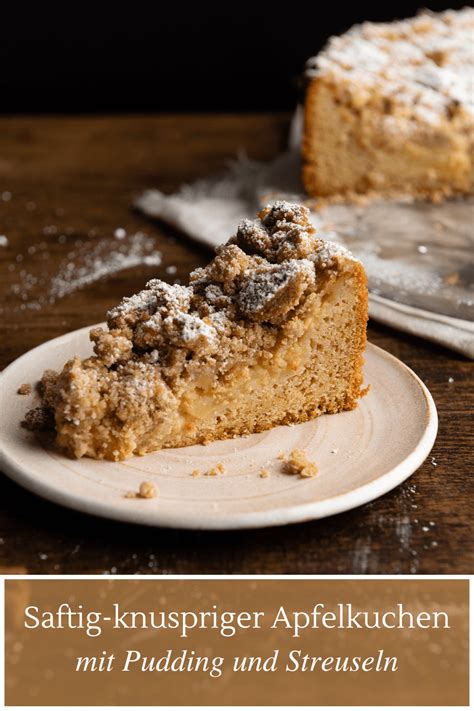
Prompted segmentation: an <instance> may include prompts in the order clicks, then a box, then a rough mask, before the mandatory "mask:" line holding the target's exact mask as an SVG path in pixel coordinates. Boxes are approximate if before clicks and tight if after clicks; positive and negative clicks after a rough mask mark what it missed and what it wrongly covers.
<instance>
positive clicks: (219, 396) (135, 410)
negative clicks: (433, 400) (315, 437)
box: [41, 202, 367, 459]
mask: <svg viewBox="0 0 474 711" xmlns="http://www.w3.org/2000/svg"><path fill="white" fill-rule="evenodd" d="M366 322H367V287H366V277H365V273H364V269H363V267H362V265H361V263H360V262H359V261H357V260H356V259H355V258H354V257H352V255H351V254H350V253H349V252H347V251H346V250H344V249H342V248H340V247H338V246H336V245H334V244H333V243H330V242H325V241H323V240H321V239H318V237H317V236H316V235H315V233H314V229H313V228H312V226H311V225H310V223H309V213H308V210H307V209H306V208H305V207H302V206H300V205H296V204H290V203H286V202H276V203H275V204H274V205H272V206H269V207H266V208H265V209H264V210H263V211H262V212H261V213H260V215H259V219H258V220H255V221H251V220H244V221H243V222H241V224H240V225H239V227H238V229H237V233H236V235H235V236H234V237H232V238H231V239H230V240H229V241H228V242H227V244H225V245H223V246H222V247H220V248H218V250H217V255H216V257H215V258H214V259H213V260H212V261H211V262H210V263H209V264H208V266H207V267H206V268H204V269H196V270H195V271H194V272H193V273H192V274H191V277H190V282H189V285H188V286H178V285H174V286H170V285H169V284H166V283H164V282H162V281H159V280H158V279H153V280H152V281H150V282H148V284H147V285H146V288H145V289H144V290H143V291H141V292H139V293H138V294H136V295H134V296H132V297H127V298H125V299H123V301H122V302H121V303H120V304H119V305H118V306H117V307H116V308H114V309H112V310H111V311H110V312H109V314H108V320H107V326H108V329H107V330H105V329H102V328H96V329H93V330H92V331H91V339H92V341H93V342H94V351H95V355H93V356H92V357H90V358H87V359H86V360H80V359H79V358H74V359H72V360H70V361H69V362H68V363H66V365H65V366H64V368H63V370H62V372H61V373H54V372H52V371H47V372H46V373H45V375H44V376H43V379H42V383H41V392H42V399H43V408H45V410H46V412H47V413H49V415H50V417H51V416H52V417H53V418H54V426H55V430H56V444H57V446H58V447H59V448H60V449H62V450H63V451H65V452H67V453H68V454H69V455H71V456H73V457H82V456H89V457H94V458H101V459H102V458H105V459H123V458H125V457H128V456H129V455H131V454H144V453H146V452H150V451H153V450H156V449H160V448H162V447H183V446H186V445H191V444H196V443H206V442H209V441H211V440H216V439H223V438H227V437H233V436H237V435H242V434H248V433H252V432H260V431H262V430H266V429H268V428H270V427H273V426H275V425H281V424H289V423H298V422H304V421H305V420H308V419H311V418H314V417H316V416H318V415H321V414H323V413H334V412H339V411H341V410H350V409H352V408H354V407H355V406H356V404H357V399H358V398H359V397H360V396H361V395H362V394H363V391H362V389H361V388H362V365H363V352H364V347H365V342H366Z"/></svg>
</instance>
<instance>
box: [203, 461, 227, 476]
mask: <svg viewBox="0 0 474 711" xmlns="http://www.w3.org/2000/svg"><path fill="white" fill-rule="evenodd" d="M224 472H225V467H224V465H223V464H222V462H219V463H218V464H216V466H215V467H211V469H209V471H208V472H207V475H208V476H218V475H219V474H224Z"/></svg>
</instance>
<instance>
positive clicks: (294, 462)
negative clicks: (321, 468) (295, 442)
mask: <svg viewBox="0 0 474 711" xmlns="http://www.w3.org/2000/svg"><path fill="white" fill-rule="evenodd" d="M285 471H286V472H287V473H288V474H298V475H299V476H300V477H302V478H303V479H310V478H312V477H314V476H316V474H317V473H318V467H317V466H316V464H315V463H314V462H312V461H311V460H310V459H308V457H307V456H306V452H305V451H304V450H303V449H293V450H292V451H291V452H290V456H289V457H288V459H286V460H285Z"/></svg>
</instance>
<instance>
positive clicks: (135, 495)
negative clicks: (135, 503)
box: [125, 481, 158, 499]
mask: <svg viewBox="0 0 474 711" xmlns="http://www.w3.org/2000/svg"><path fill="white" fill-rule="evenodd" d="M157 495H158V492H157V490H156V487H155V485H154V484H153V482H151V481H142V483H141V484H140V486H139V487H138V491H127V493H126V494H125V498H126V499H155V498H156V497H157Z"/></svg>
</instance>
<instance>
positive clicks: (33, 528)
mask: <svg viewBox="0 0 474 711" xmlns="http://www.w3.org/2000/svg"><path fill="white" fill-rule="evenodd" d="M287 126H288V117H287V116H286V115H274V116H262V115H251V116H247V115H246V116H227V115H216V116H188V117H186V116H161V117H140V116H134V117H119V118H107V117H99V118H60V117H54V118H35V119H29V118H3V119H0V196H1V194H3V198H4V199H1V200H0V225H1V227H0V234H5V235H6V236H7V237H8V240H9V245H8V246H7V247H1V248H0V266H1V269H2V275H1V286H0V288H1V293H2V314H1V317H2V330H3V333H2V340H1V344H0V347H1V365H2V366H5V365H7V364H8V363H9V362H11V361H12V360H13V359H14V358H16V357H17V356H19V355H21V354H22V353H24V352H26V351H27V350H29V349H30V348H32V347H34V346H36V345H38V344H40V343H42V342H43V341H45V340H47V339H49V338H53V337H55V336H58V335H60V334H62V333H65V332H67V331H70V330H73V329H76V328H79V327H81V326H85V325H88V324H91V323H95V322H97V321H101V320H102V319H103V316H104V313H105V311H106V309H107V308H109V307H110V306H112V305H113V304H114V303H116V302H117V300H118V299H119V298H120V297H121V296H123V295H124V294H128V293H132V292H133V291H135V290H137V289H138V288H140V287H141V286H142V285H143V284H144V282H145V281H146V280H147V279H148V278H150V277H151V276H158V277H160V278H163V279H167V280H173V279H174V278H175V277H178V278H180V279H181V280H185V279H186V278H187V275H188V273H189V271H190V270H191V269H193V268H194V267H196V266H198V265H202V264H204V263H205V262H206V261H207V260H208V258H209V253H208V252H207V251H206V250H205V249H202V248H199V247H198V246H196V245H195V244H193V243H192V242H191V241H189V240H188V239H186V238H185V237H183V236H182V235H179V234H177V233H174V232H173V231H172V230H170V229H169V228H167V227H165V226H164V225H159V224H156V223H150V222H149V221H147V220H146V219H145V218H143V217H142V216H140V215H139V214H136V213H134V212H133V211H132V210H131V209H130V203H131V200H132V198H133V196H134V195H135V194H137V193H138V192H139V191H140V190H142V189H144V188H148V187H152V186H155V187H159V188H161V189H163V190H165V191H171V190H173V189H175V188H176V187H178V186H179V185H180V184H181V183H182V182H183V181H189V180H192V179H194V178H196V177H198V176H204V175H207V174H209V173H211V172H213V171H216V170H219V169H221V168H222V167H223V166H224V164H225V162H226V161H227V160H228V159H231V158H232V157H234V156H235V154H236V151H237V150H238V149H240V148H245V149H246V150H247V152H248V154H249V155H250V156H251V157H253V158H258V159H267V158H270V157H271V156H272V155H273V154H275V153H276V152H277V151H278V150H279V149H280V148H281V147H282V146H283V144H284V141H285V135H286V131H287ZM5 193H11V199H8V197H9V195H8V194H6V195H5ZM51 225H53V226H55V227H56V228H57V232H56V233H55V234H44V232H45V227H50V226H51ZM117 227H123V228H125V229H126V230H127V231H128V232H136V231H137V230H142V231H144V232H146V233H147V234H148V235H150V236H151V237H153V239H154V240H155V242H156V246H157V248H158V249H160V250H161V251H162V253H163V264H162V265H161V266H160V267H159V268H156V267H154V268H150V267H138V268H135V269H131V270H128V271H125V272H121V273H119V274H117V275H115V276H113V277H110V278H107V279H104V280H102V281H101V282H98V283H96V284H94V285H90V286H88V287H85V288H83V289H82V290H79V291H76V292H75V293H73V294H70V295H69V296H66V297H64V298H62V299H60V300H58V301H56V302H55V303H52V304H43V305H42V307H41V308H40V309H38V310H35V311H33V310H31V309H29V308H27V307H24V308H21V303H22V294H21V289H20V293H12V291H11V289H12V287H14V286H15V284H18V283H19V279H20V283H21V278H20V272H21V270H22V269H26V268H27V265H28V263H29V262H28V260H29V257H30V255H29V253H28V247H30V246H31V245H37V244H38V243H41V242H44V245H43V248H42V249H43V252H45V253H46V254H47V257H46V258H44V259H43V264H42V267H41V269H42V271H44V276H45V279H46V281H47V279H48V277H50V276H51V275H52V274H54V273H55V271H56V270H57V266H58V263H59V261H60V260H61V259H63V258H65V257H66V255H67V254H68V251H69V250H70V249H71V245H74V244H75V242H76V241H77V240H78V239H80V240H83V241H87V240H90V241H91V244H92V243H94V240H97V239H100V238H101V237H110V236H111V235H112V234H113V232H114V230H115V229H116V228H117ZM91 229H92V230H94V232H93V233H91V232H90V231H91ZM46 232H48V230H46ZM60 234H65V235H66V240H65V241H64V242H63V243H60V242H59V241H58V235H60ZM91 234H92V235H93V236H91ZM18 255H22V258H21V259H20V261H18ZM34 258H38V254H36V255H35V257H34ZM12 265H14V271H12V269H13V267H12ZM169 265H176V266H177V274H176V275H174V276H173V277H170V276H169V275H168V274H167V273H166V271H165V269H166V266H169ZM44 288H45V287H44V285H38V286H36V287H35V288H34V289H33V290H32V291H31V293H30V294H29V296H28V297H27V300H28V299H30V300H31V299H34V298H38V296H40V295H41V293H42V290H43V292H44ZM369 337H370V339H371V341H372V342H373V343H376V344H377V345H379V346H381V347H382V348H385V349H386V350H387V351H389V352H390V353H393V354H394V355H395V356H397V357H398V358H400V359H401V360H403V361H404V362H405V363H407V365H409V366H410V367H411V368H413V370H414V371H415V372H416V373H418V375H419V376H420V377H421V378H422V379H423V380H424V381H425V383H427V385H428V386H429V388H430V390H431V392H432V394H433V397H434V399H435V401H436V404H437V406H438V410H439V418H440V428H439V435H438V439H437V442H436V445H435V447H434V450H433V452H432V455H431V456H432V457H435V461H436V463H437V466H433V463H432V459H431V456H430V458H429V459H428V460H427V461H426V462H425V463H424V464H423V466H422V467H421V468H420V469H419V470H418V471H417V472H416V474H415V475H414V476H413V477H412V478H411V479H410V480H409V481H408V482H407V483H405V484H404V485H402V486H400V487H398V488H397V489H396V490H395V491H393V492H391V493H389V494H387V495H386V496H384V497H382V498H380V499H379V500H377V501H375V502H373V503H371V504H368V505H366V506H363V507H361V508H359V509H356V510H354V511H351V512H349V513H346V514H341V515H339V516H334V517H332V518H330V519H327V520H323V521H316V522H312V523H306V524H300V525H294V526H288V527H284V528H274V529H267V530H260V531H251V532H230V533H217V534H216V533H212V534H211V533H186V532H183V531H169V530H159V529H147V528H140V527H134V526H130V525H123V524H119V523H114V522H111V521H102V520H98V519H95V518H93V517H88V516H86V515H82V514H78V513H74V512H70V511H66V510H64V509H61V508H59V507H57V506H55V505H53V504H49V503H47V502H45V501H42V500H41V499H39V498H36V497H34V496H33V495H31V494H29V493H27V492H26V491H23V490H22V489H21V488H20V487H18V486H17V485H15V484H13V483H12V482H11V481H9V480H8V479H7V478H6V477H4V476H2V477H1V479H0V571H1V572H9V571H11V572H15V571H27V572H29V573H56V574H59V573H96V572H99V573H101V572H107V571H110V572H117V573H124V574H125V573H148V572H150V573H268V574H270V573H274V574H277V573H304V574H310V573H324V574H331V573H370V574H374V573H375V574H378V573H387V574H390V573H395V574H398V573H468V572H473V545H472V513H473V507H472V500H473V484H472V480H473V479H472V466H471V465H472V456H471V455H472V436H471V435H472V419H471V418H472V404H473V401H474V395H473V369H472V364H471V363H469V362H468V361H467V360H466V359H464V358H463V357H461V356H458V355H456V354H454V353H451V352H449V351H447V350H444V349H442V348H438V347H436V346H434V345H432V344H430V343H427V342H424V341H422V340H418V339H416V338H414V337H410V336H407V335H404V334H401V333H397V332H395V331H392V330H390V329H388V328H384V327H382V326H380V325H377V324H375V323H371V324H370V328H369ZM450 378H452V379H453V381H452V382H450ZM430 522H431V523H430Z"/></svg>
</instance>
